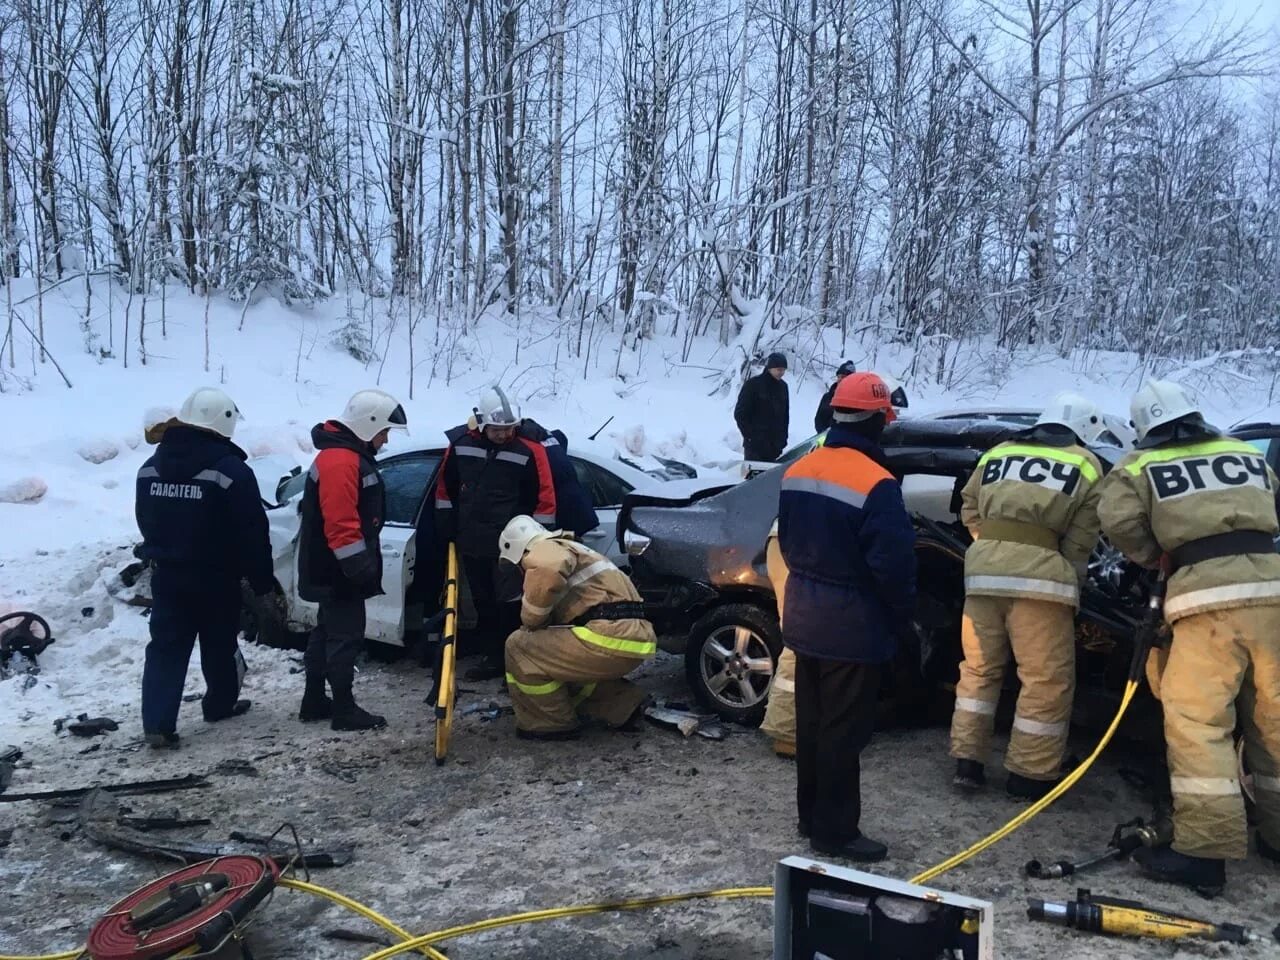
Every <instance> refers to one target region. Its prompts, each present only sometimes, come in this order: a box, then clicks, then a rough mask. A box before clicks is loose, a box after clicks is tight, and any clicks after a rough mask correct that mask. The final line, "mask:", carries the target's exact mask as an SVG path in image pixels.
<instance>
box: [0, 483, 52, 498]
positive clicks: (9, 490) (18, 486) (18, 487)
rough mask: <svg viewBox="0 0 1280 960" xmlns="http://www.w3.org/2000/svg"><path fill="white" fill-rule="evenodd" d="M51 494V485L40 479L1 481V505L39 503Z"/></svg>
mask: <svg viewBox="0 0 1280 960" xmlns="http://www.w3.org/2000/svg"><path fill="white" fill-rule="evenodd" d="M48 492H49V485H48V484H47V483H45V482H44V481H43V480H41V479H40V478H39V477H20V478H18V479H17V480H8V481H5V480H0V503H39V502H40V501H41V500H43V499H44V495H45V494H46V493H48Z"/></svg>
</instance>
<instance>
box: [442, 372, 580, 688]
mask: <svg viewBox="0 0 1280 960" xmlns="http://www.w3.org/2000/svg"><path fill="white" fill-rule="evenodd" d="M473 416H474V418H475V423H476V426H475V428H474V429H468V430H467V431H466V432H465V433H463V434H462V435H461V436H458V437H457V438H456V439H454V440H453V441H452V442H451V443H450V445H449V449H448V450H447V451H446V453H445V458H444V464H443V466H442V467H441V469H440V479H439V480H438V481H437V483H436V499H435V521H436V533H437V536H439V537H440V538H441V540H442V541H445V542H447V541H449V540H453V541H454V542H455V543H456V544H457V548H458V558H459V561H460V562H461V565H462V569H463V573H464V575H465V576H466V580H467V586H468V588H469V590H470V593H471V599H472V603H473V604H474V606H475V609H476V615H477V618H478V623H477V625H476V628H475V630H474V631H473V632H472V634H471V636H470V637H469V638H468V640H469V642H467V643H464V647H465V648H468V649H466V650H465V652H466V653H479V654H481V655H482V656H483V658H484V659H483V660H482V661H481V663H480V665H479V666H478V667H473V668H471V669H470V670H468V671H467V673H466V674H465V677H466V679H468V680H490V679H493V678H495V677H500V676H502V675H503V672H504V670H503V663H502V656H501V652H502V644H503V641H504V640H505V638H506V636H507V635H508V634H509V633H510V632H511V631H512V630H513V629H515V627H516V626H517V625H518V622H519V621H518V614H517V612H516V611H515V610H514V604H506V603H504V602H503V601H504V599H505V596H504V595H505V594H506V593H507V592H508V591H506V590H500V589H499V580H498V535H499V534H500V533H501V532H502V530H503V528H504V527H505V526H506V525H507V523H508V522H509V521H510V520H512V519H513V518H515V517H517V516H521V515H531V516H532V517H533V518H534V519H535V520H536V521H538V522H539V523H541V524H543V525H544V526H546V527H548V528H549V527H551V526H552V525H553V524H554V523H555V520H556V513H557V509H558V507H557V502H556V490H555V481H554V478H553V476H552V472H551V462H550V460H549V459H548V457H547V450H546V448H545V447H544V446H542V444H540V443H537V442H535V441H533V440H530V439H528V438H526V437H522V436H520V435H519V432H518V431H519V429H520V425H521V423H522V422H523V421H522V420H521V417H520V409H519V407H517V406H516V404H515V403H514V402H512V401H511V400H509V399H508V398H507V395H506V393H505V392H504V391H503V390H502V389H501V388H500V387H497V386H493V387H490V388H489V389H487V390H486V391H485V392H484V393H483V394H482V395H481V397H480V403H479V405H477V406H476V408H475V409H474V411H473ZM512 592H514V591H512Z"/></svg>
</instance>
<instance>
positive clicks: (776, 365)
mask: <svg viewBox="0 0 1280 960" xmlns="http://www.w3.org/2000/svg"><path fill="white" fill-rule="evenodd" d="M786 373H787V358H786V357H785V356H784V355H783V354H781V353H771V354H769V358H768V359H767V360H765V362H764V370H763V371H761V372H760V373H758V374H756V375H755V376H754V377H751V378H750V379H749V380H747V382H746V383H744V384H743V385H742V390H741V392H739V394H738V403H737V405H736V406H735V407H734V408H733V419H734V420H735V421H736V422H737V424H738V429H739V430H740V431H742V455H743V459H745V460H764V461H769V462H773V461H774V460H777V459H778V457H780V456H781V455H782V451H783V450H784V449H785V448H786V446H787V433H788V425H789V423H790V420H791V393H790V391H789V390H788V388H787V385H786V383H785V382H784V381H783V379H782V378H783V377H784V376H786Z"/></svg>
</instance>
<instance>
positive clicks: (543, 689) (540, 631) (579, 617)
mask: <svg viewBox="0 0 1280 960" xmlns="http://www.w3.org/2000/svg"><path fill="white" fill-rule="evenodd" d="M498 552H499V556H500V557H501V558H502V560H503V561H505V562H507V563H511V564H514V565H516V566H518V567H520V568H521V569H522V570H523V571H524V596H523V597H522V599H521V601H520V622H521V624H522V626H521V628H520V629H518V630H516V631H515V632H513V633H512V634H511V636H510V637H508V638H507V643H506V675H507V687H508V689H509V690H510V692H511V703H512V705H513V706H514V707H515V711H516V735H517V736H519V737H521V738H522V739H526V740H569V739H573V738H575V737H577V735H578V732H579V727H580V724H581V720H582V719H590V720H599V721H601V722H603V723H604V724H605V725H607V726H609V727H612V728H614V729H622V728H632V727H634V726H635V725H636V724H637V723H638V721H639V719H640V714H641V712H642V710H643V708H644V706H645V703H646V702H647V700H648V698H647V697H646V695H645V693H644V691H642V690H641V689H640V688H639V687H637V686H635V685H634V684H632V683H629V682H628V681H626V680H624V679H623V677H625V676H626V675H627V674H628V673H630V672H631V671H632V670H634V669H635V668H636V667H637V666H639V665H640V664H641V663H643V662H644V661H645V660H648V659H649V658H651V657H653V656H654V654H655V653H656V652H657V637H656V636H655V634H654V632H653V626H652V625H651V624H650V623H649V621H648V620H646V619H645V618H644V605H643V604H642V603H641V601H640V594H639V593H638V592H637V591H636V588H635V586H634V585H633V584H632V582H631V580H630V579H629V578H628V577H627V575H626V574H625V573H623V572H622V571H621V570H619V569H618V568H617V567H615V566H614V565H613V563H612V562H610V561H609V560H607V559H605V558H604V557H603V556H601V555H600V554H598V553H596V552H595V551H594V550H592V549H590V548H589V547H586V546H583V545H582V544H581V543H578V542H576V541H574V540H571V539H568V538H567V537H565V536H564V534H562V533H561V532H560V531H558V530H557V531H549V530H547V529H546V528H545V527H544V526H542V524H540V523H538V521H536V520H534V519H533V518H532V517H528V516H519V517H515V518H513V519H512V520H511V521H510V522H509V523H508V524H507V525H506V527H504V528H503V531H502V535H501V538H500V541H499V544H498Z"/></svg>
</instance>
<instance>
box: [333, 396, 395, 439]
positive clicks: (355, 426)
mask: <svg viewBox="0 0 1280 960" xmlns="http://www.w3.org/2000/svg"><path fill="white" fill-rule="evenodd" d="M338 422H339V423H341V424H344V425H345V426H346V427H347V428H348V429H349V430H350V431H351V432H352V433H354V434H355V435H356V436H357V437H359V438H360V439H361V440H363V441H364V442H365V443H368V442H369V441H370V440H372V439H373V438H374V437H376V436H377V435H378V434H380V433H381V432H382V431H383V430H387V429H391V430H403V431H404V432H405V433H408V432H409V427H408V423H409V420H408V418H407V417H406V416H405V415H404V407H402V406H400V401H399V400H397V399H396V398H395V397H393V396H392V395H391V394H389V393H387V392H386V391H385V390H361V391H360V392H359V393H356V394H355V395H353V396H352V398H351V399H350V400H348V401H347V409H345V410H343V411H342V416H340V417H339V418H338Z"/></svg>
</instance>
